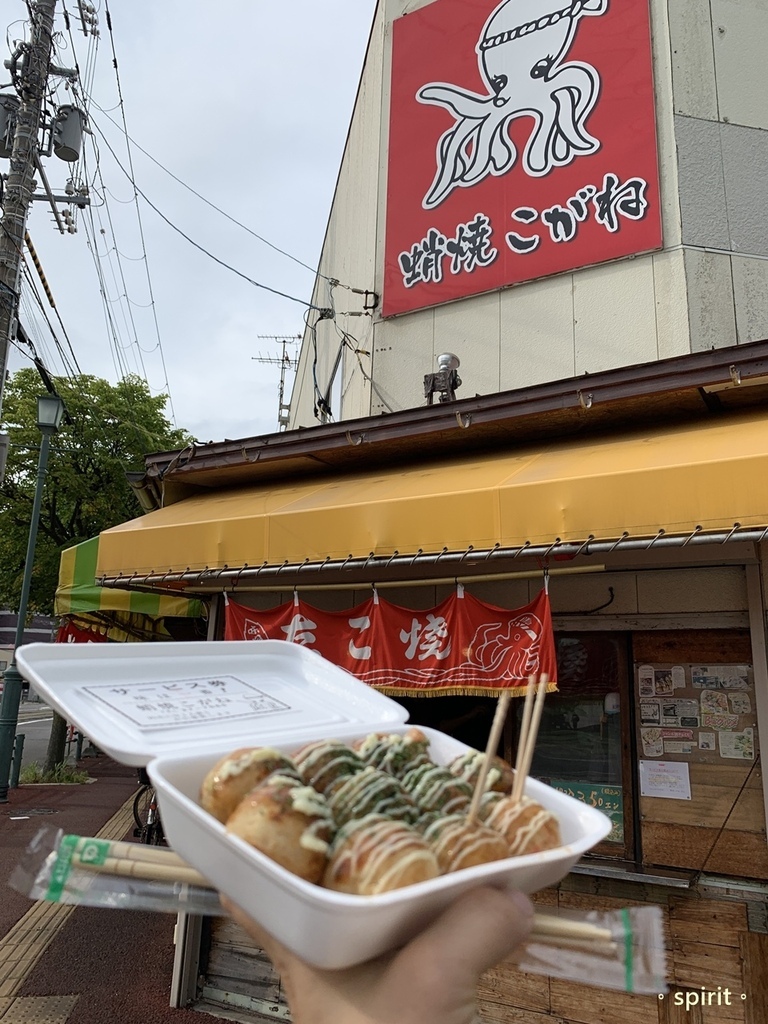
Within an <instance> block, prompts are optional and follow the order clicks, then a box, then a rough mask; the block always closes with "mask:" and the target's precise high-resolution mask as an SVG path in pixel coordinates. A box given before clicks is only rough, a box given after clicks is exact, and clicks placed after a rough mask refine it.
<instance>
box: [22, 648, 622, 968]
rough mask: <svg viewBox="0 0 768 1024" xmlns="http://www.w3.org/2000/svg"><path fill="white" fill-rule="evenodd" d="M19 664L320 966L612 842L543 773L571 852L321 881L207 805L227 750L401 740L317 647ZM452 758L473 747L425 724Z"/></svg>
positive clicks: (398, 724)
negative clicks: (401, 877)
mask: <svg viewBox="0 0 768 1024" xmlns="http://www.w3.org/2000/svg"><path fill="white" fill-rule="evenodd" d="M17 663H18V664H19V667H20V670H21V672H22V674H23V675H24V676H25V677H26V678H27V679H29V681H30V682H32V683H34V685H35V687H36V688H37V689H38V691H39V692H40V694H41V695H42V697H43V698H44V699H45V700H46V701H47V702H48V703H50V704H51V705H52V706H53V707H55V708H56V710H58V711H59V712H60V713H61V714H62V715H64V716H65V717H66V718H67V720H68V721H70V722H72V723H74V724H75V725H76V726H77V728H78V729H80V730H81V731H82V732H83V733H85V734H86V735H87V736H89V737H90V738H91V739H92V740H93V742H94V743H95V744H96V745H97V746H98V747H99V748H100V749H101V750H104V751H105V752H106V753H107V754H109V755H110V756H112V757H114V758H115V759H116V760H118V761H121V762H123V763H125V764H132V765H147V767H148V771H149V774H150V777H151V778H152V781H153V783H154V785H155V787H156V789H157V793H158V800H159V805H160V814H161V817H162V819H163V823H164V828H165V833H166V836H167V838H168V841H169V843H170V845H171V846H172V847H173V849H175V850H176V851H177V852H178V853H179V854H180V855H181V856H182V857H184V859H185V860H187V861H189V863H190V864H191V865H192V866H193V867H195V868H197V870H198V871H200V872H201V873H202V874H203V875H205V877H206V878H208V879H209V880H210V882H211V884H212V885H214V886H216V887H217V888H218V889H219V890H220V891H221V892H222V893H224V894H226V895H227V896H229V897H230V898H231V899H232V900H234V901H235V902H236V903H237V904H239V905H240V906H241V907H242V908H243V909H244V910H245V911H246V912H247V913H248V914H250V915H251V916H252V917H253V918H254V919H255V920H257V921H258V922H259V923H260V924H261V925H262V926H263V927H264V928H266V929H267V930H268V931H269V932H271V933H272V934H273V935H274V936H275V937H276V938H278V939H279V940H280V941H281V942H283V943H284V944H285V945H286V946H288V947H289V948H290V949H292V950H293V951H294V952H296V953H297V954H298V955H299V956H301V957H303V958H304V959H305V960H307V961H309V962H310V963H313V964H315V965H316V966H318V967H323V968H342V967H348V966H351V965H353V964H355V963H360V962H362V961H364V960H368V959H370V958H371V957H374V956H377V955H379V954H381V953H384V952H386V951H387V950H389V949H392V948H395V947H397V946H398V945H401V944H402V943H404V942H405V941H407V940H408V939H409V938H410V937H411V936H412V935H414V934H416V933H417V932H418V931H419V930H420V929H421V928H422V927H424V925H425V924H427V923H428V922H429V921H431V920H433V919H434V918H435V917H436V916H437V915H438V914H439V913H440V911H441V910H443V909H444V908H445V907H446V906H448V905H449V904H450V903H451V902H452V901H453V900H454V899H455V898H456V897H457V896H458V895H459V894H460V893H462V892H464V891H465V890H467V889H470V888H473V887H476V886H478V885H480V884H488V885H492V886H495V887H506V888H514V889H520V890H522V891H523V892H528V893H530V892H535V891H537V890H539V889H543V888H545V887H546V886H548V885H553V884H555V883H556V882H558V881H559V880H560V879H561V878H563V877H564V876H565V875H566V874H567V873H568V872H569V871H570V869H571V868H572V867H573V865H574V864H575V863H576V862H577V861H578V860H579V858H580V857H581V856H582V854H584V853H585V852H586V851H587V850H589V849H590V848H591V847H593V846H594V845H596V844H597V843H598V842H600V840H602V839H604V838H605V836H606V835H607V834H608V832H609V831H610V828H611V823H610V821H609V819H608V818H607V817H606V816H605V815H604V814H602V813H601V812H599V811H597V810H596V809H594V808H592V807H588V806H587V805H585V804H583V803H580V802H579V801H577V800H574V799H573V798H571V797H569V796H566V795H565V794H563V793H560V792H558V791H557V790H554V789H551V788H550V787H549V786H545V785H544V784H543V783H540V782H537V781H536V780H534V779H528V780H527V782H526V790H525V791H526V793H527V795H528V796H530V797H531V798H532V799H534V800H536V801H538V802H539V803H541V804H543V805H544V806H545V807H547V808H548V809H550V810H552V811H553V812H554V813H555V814H556V815H557V817H558V819H559V821H560V829H561V833H562V838H563V845H562V846H560V847H558V848H557V849H554V850H547V851H545V852H543V853H537V854H530V855H527V856H523V857H512V858H509V859H507V860H502V861H496V862H493V863H490V864H484V865H481V866H479V867H476V868H470V869H465V870H463V871H458V872H455V873H453V874H449V875H443V876H441V877H439V878H436V879H432V880H430V881H427V882H420V883H418V884H417V885H412V886H408V887H407V888H404V889H398V890H395V891H393V892H388V893H383V894H381V895H377V896H353V895H348V894H346V893H337V892H333V891H331V890H328V889H324V888H322V887H320V886H317V885H313V884H311V883H309V882H305V881H303V880H302V879H300V878H298V877H297V876H296V875H293V874H291V873H290V872H288V871H287V870H285V869H284V868H282V867H281V866H280V865H279V864H277V863H275V862H274V861H272V860H270V859H269V858H268V857H266V856H265V855H264V854H261V853H260V852H259V851H258V850H255V849H253V848H252V847H250V846H249V845H248V844H246V843H245V842H244V841H242V840H240V839H239V838H237V837H236V836H231V835H229V834H228V833H227V831H226V829H225V828H224V826H223V825H222V824H220V823H219V822H218V821H217V820H216V819H215V818H213V817H212V816H211V815H210V814H208V813H207V812H206V811H204V810H203V809H202V808H201V806H200V804H199V802H198V797H199V792H200V785H201V782H202V780H203V779H204V777H205V775H206V774H207V772H208V771H209V769H210V768H212V767H213V765H214V764H215V763H216V762H217V761H218V760H219V759H220V758H221V757H222V756H224V755H226V754H227V753H229V752H231V751H232V750H235V749H237V748H239V747H244V746H262V745H268V746H271V747H275V748H276V749H278V750H281V751H283V752H285V753H287V754H290V753H292V752H293V751H294V750H296V749H297V748H298V747H299V746H301V745H302V744H303V743H306V742H308V741H310V740H314V739H322V738H325V737H328V738H334V739H339V740H342V741H351V740H353V739H356V738H357V737H361V736H365V735H367V734H368V733H369V732H372V731H380V730H386V731H388V732H392V733H399V732H404V731H405V730H406V729H407V728H408V727H407V725H406V724H405V718H406V713H405V711H404V709H403V708H402V707H401V706H400V705H399V704H397V703H396V702H395V701H393V700H391V699H389V698H387V697H385V696H383V695H382V694H380V693H378V692H376V691H374V690H372V689H371V688H370V687H369V686H367V685H365V684H363V683H361V682H359V680H357V679H355V678H354V677H352V676H351V675H350V674H349V673H347V672H345V671H344V670H343V669H340V668H338V667H336V666H334V665H331V664H330V663H329V662H327V661H326V660H325V659H323V658H321V657H320V656H319V655H317V654H315V653H314V652H313V651H311V650H309V649H307V648H305V647H302V646H300V645H297V644H291V643H286V642H283V641H279V640H262V641H255V642H254V641H221V642H213V643H210V642H192V643H147V644H61V645H57V644H30V645H28V646H26V647H21V648H19V650H18V652H17ZM423 732H424V733H425V734H426V735H427V736H428V737H429V740H430V748H431V749H430V754H431V757H432V759H433V760H434V761H436V762H437V763H441V764H442V763H447V762H448V761H450V760H452V759H453V758H454V757H456V756H457V755H458V754H460V753H461V752H462V751H464V750H466V749H467V748H466V746H465V745H464V744H462V743H459V742H458V741H457V740H454V739H452V738H451V737H449V736H446V735H445V734H443V733H440V732H438V731H437V730H434V729H427V728H425V729H423Z"/></svg>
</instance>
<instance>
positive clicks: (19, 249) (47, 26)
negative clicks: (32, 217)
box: [0, 0, 56, 414]
mask: <svg viewBox="0 0 768 1024" xmlns="http://www.w3.org/2000/svg"><path fill="white" fill-rule="evenodd" d="M55 7H56V0H36V2H33V3H32V4H30V8H31V10H32V12H33V16H32V33H31V39H30V42H29V43H28V44H22V45H21V46H19V47H18V48H17V50H16V53H15V54H14V56H13V58H12V60H11V61H10V62H9V66H10V69H11V74H12V77H13V80H14V85H15V86H16V89H17V92H18V94H19V99H20V104H19V108H18V112H17V115H16V132H15V135H14V139H13V150H12V152H11V159H10V170H9V173H8V178H7V180H6V182H5V189H4V196H3V218H2V221H0V414H2V408H3V391H4V389H5V377H6V371H7V366H8V351H9V348H10V344H11V341H12V340H13V338H14V336H15V333H16V318H17V315H18V308H19V290H20V284H21V260H22V254H23V246H24V232H25V229H26V221H27V213H28V211H29V204H30V202H31V201H32V192H33V184H34V182H33V175H34V171H35V168H36V167H37V165H38V160H39V157H38V148H37V138H38V132H39V130H40V122H41V114H42V108H43V99H44V96H45V85H46V82H47V80H48V73H49V69H50V63H51V51H52V47H53V41H52V40H53V14H54V9H55Z"/></svg>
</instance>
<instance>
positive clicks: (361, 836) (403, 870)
mask: <svg viewBox="0 0 768 1024" xmlns="http://www.w3.org/2000/svg"><path fill="white" fill-rule="evenodd" d="M439 874H440V866H439V864H438V863H437V858H436V857H435V854H434V853H433V852H432V850H431V849H430V848H429V845H428V844H427V843H426V842H425V840H424V838H423V836H421V835H420V834H419V833H418V832H416V831H415V829H413V828H411V827H410V826H409V825H406V824H405V822H402V821H392V820H391V819H390V818H387V817H385V816H384V815H381V814H371V815H368V816H367V817H365V818H361V819H360V820H358V821H353V822H350V823H349V824H348V825H346V826H344V827H343V828H341V829H340V830H339V832H338V834H337V836H336V839H335V841H334V843H333V846H332V848H331V856H330V860H329V862H328V866H327V868H326V870H325V875H324V877H323V885H324V886H325V887H326V888H328V889H334V890H336V891H337V892H347V893H352V894H355V895H358V896H375V895H376V894H377V893H382V892H389V891H390V890H392V889H402V888H403V887H404V886H406V885H414V884H416V883H417V882H426V881H427V880H428V879H430V878H437V876H438V875H439Z"/></svg>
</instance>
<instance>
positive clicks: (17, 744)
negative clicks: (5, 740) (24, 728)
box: [10, 732, 24, 789]
mask: <svg viewBox="0 0 768 1024" xmlns="http://www.w3.org/2000/svg"><path fill="white" fill-rule="evenodd" d="M23 753H24V733H23V732H17V733H16V738H15V740H14V741H13V758H12V760H11V778H10V787H11V789H18V786H19V775H20V774H21V755H22V754H23Z"/></svg>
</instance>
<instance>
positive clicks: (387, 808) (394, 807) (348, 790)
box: [328, 768, 419, 825]
mask: <svg viewBox="0 0 768 1024" xmlns="http://www.w3.org/2000/svg"><path fill="white" fill-rule="evenodd" d="M328 806H329V807H330V809H331V813H332V814H333V817H334V820H335V821H336V824H337V825H345V824H346V823H347V822H348V821H354V820H356V819H358V818H364V817H365V816H366V815H368V814H382V815H386V816H387V817H389V818H395V819H397V820H398V821H406V822H409V823H411V822H414V821H415V820H416V818H417V817H418V816H419V808H418V807H417V806H416V804H415V802H414V800H413V799H412V797H410V796H409V794H408V793H406V791H405V789H404V788H403V786H402V784H401V783H400V781H399V780H398V779H396V778H395V777H394V776H393V775H389V774H387V772H381V771H379V770H378V768H364V769H363V770H362V771H361V772H358V773H357V775H352V776H350V777H349V778H347V779H346V780H345V782H344V783H343V785H341V786H339V788H338V789H336V790H334V792H333V793H332V794H331V795H330V796H329V797H328Z"/></svg>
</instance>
